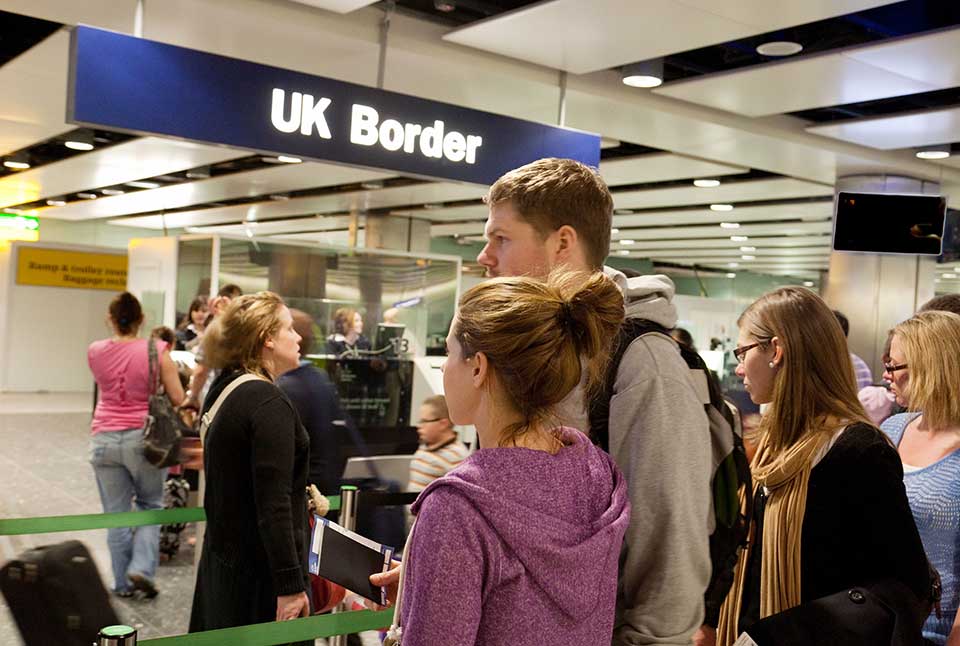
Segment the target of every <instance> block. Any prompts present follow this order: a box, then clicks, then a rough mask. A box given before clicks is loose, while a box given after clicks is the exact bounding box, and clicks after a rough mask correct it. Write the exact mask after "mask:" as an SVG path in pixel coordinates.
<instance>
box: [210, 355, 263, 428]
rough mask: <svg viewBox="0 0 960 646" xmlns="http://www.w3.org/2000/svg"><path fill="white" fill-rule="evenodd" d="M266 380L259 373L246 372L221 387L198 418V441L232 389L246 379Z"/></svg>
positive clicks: (243, 382)
mask: <svg viewBox="0 0 960 646" xmlns="http://www.w3.org/2000/svg"><path fill="white" fill-rule="evenodd" d="M257 380H260V381H266V379H264V378H263V377H261V376H260V375H255V374H253V373H250V372H246V373H244V374H242V375H240V376H239V377H237V378H236V379H234V380H233V381H231V382H230V384H229V385H228V386H227V387H226V388H224V389H223V392H222V393H220V395H219V396H218V397H217V401H215V402H214V403H213V406H211V407H210V410H208V411H207V412H206V413H204V414H203V417H201V418H200V441H201V442H202V441H203V440H204V439H205V438H206V436H207V429H209V428H210V425H211V424H213V418H214V417H216V416H217V412H218V411H219V410H220V407H221V406H222V405H223V402H225V401H227V397H229V396H230V394H231V393H233V391H234V390H236V389H237V388H239V387H240V386H242V385H243V384H245V383H247V382H248V381H257Z"/></svg>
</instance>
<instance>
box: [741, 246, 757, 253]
mask: <svg viewBox="0 0 960 646" xmlns="http://www.w3.org/2000/svg"><path fill="white" fill-rule="evenodd" d="M756 250H757V248H756V247H740V251H745V252H747V253H749V252H751V251H756Z"/></svg>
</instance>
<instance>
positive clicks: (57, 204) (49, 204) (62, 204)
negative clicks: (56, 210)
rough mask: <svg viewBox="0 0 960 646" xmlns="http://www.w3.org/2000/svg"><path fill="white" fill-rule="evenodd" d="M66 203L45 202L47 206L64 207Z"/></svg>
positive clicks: (59, 201)
mask: <svg viewBox="0 0 960 646" xmlns="http://www.w3.org/2000/svg"><path fill="white" fill-rule="evenodd" d="M66 205H67V203H66V202H64V201H63V200H47V206H66Z"/></svg>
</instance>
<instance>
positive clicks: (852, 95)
mask: <svg viewBox="0 0 960 646" xmlns="http://www.w3.org/2000/svg"><path fill="white" fill-rule="evenodd" d="M935 89H938V88H936V87H934V86H932V85H931V84H929V83H924V82H922V81H918V80H915V79H910V78H907V77H905V76H901V75H900V74H897V73H895V72H890V71H887V70H884V69H881V68H879V67H875V66H873V65H870V64H868V63H864V62H861V61H859V60H855V59H853V58H850V57H849V56H846V55H844V54H825V55H821V56H809V57H806V58H799V59H796V60H791V61H783V62H778V63H768V64H766V65H758V66H754V67H749V68H745V69H743V70H740V71H733V72H727V73H720V74H711V75H709V76H701V77H697V78H694V79H691V80H689V81H679V82H677V83H668V84H666V85H663V86H661V87H659V88H657V89H655V90H653V91H654V92H655V93H656V94H661V95H663V96H669V97H671V98H674V99H682V100H684V101H690V102H692V103H698V104H700V105H707V106H710V107H712V108H719V109H721V110H727V111H728V112H736V113H737V114H743V115H747V116H750V117H759V116H765V115H770V114H782V113H785V112H795V111H797V110H807V109H810V108H819V107H823V106H827V105H842V104H845V103H859V102H861V101H871V100H873V99H880V98H884V97H889V96H899V95H903V94H916V93H918V92H929V91H931V90H935Z"/></svg>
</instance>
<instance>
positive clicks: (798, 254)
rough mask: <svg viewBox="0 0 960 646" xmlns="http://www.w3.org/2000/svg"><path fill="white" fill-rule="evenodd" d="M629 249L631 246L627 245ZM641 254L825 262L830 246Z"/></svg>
mask: <svg viewBox="0 0 960 646" xmlns="http://www.w3.org/2000/svg"><path fill="white" fill-rule="evenodd" d="M625 249H628V250H629V247H625ZM640 255H641V256H643V257H644V258H650V259H656V260H664V259H668V258H691V259H692V258H696V259H698V261H699V260H703V259H706V258H716V259H720V260H730V261H735V260H740V259H741V257H742V256H743V255H751V256H755V257H756V262H758V263H759V262H766V263H793V262H823V263H824V264H827V263H829V261H830V248H829V247H825V248H824V249H821V250H817V249H814V250H812V251H811V250H809V249H797V250H793V251H792V252H791V251H789V250H785V249H777V250H770V249H767V250H764V249H760V248H758V249H757V250H756V251H751V252H749V253H747V252H741V251H740V250H739V249H731V250H729V251H721V250H717V249H701V250H696V249H690V250H688V251H685V252H683V253H680V252H678V251H677V250H676V249H664V250H661V251H651V250H645V251H641V252H640ZM744 262H753V261H744Z"/></svg>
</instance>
